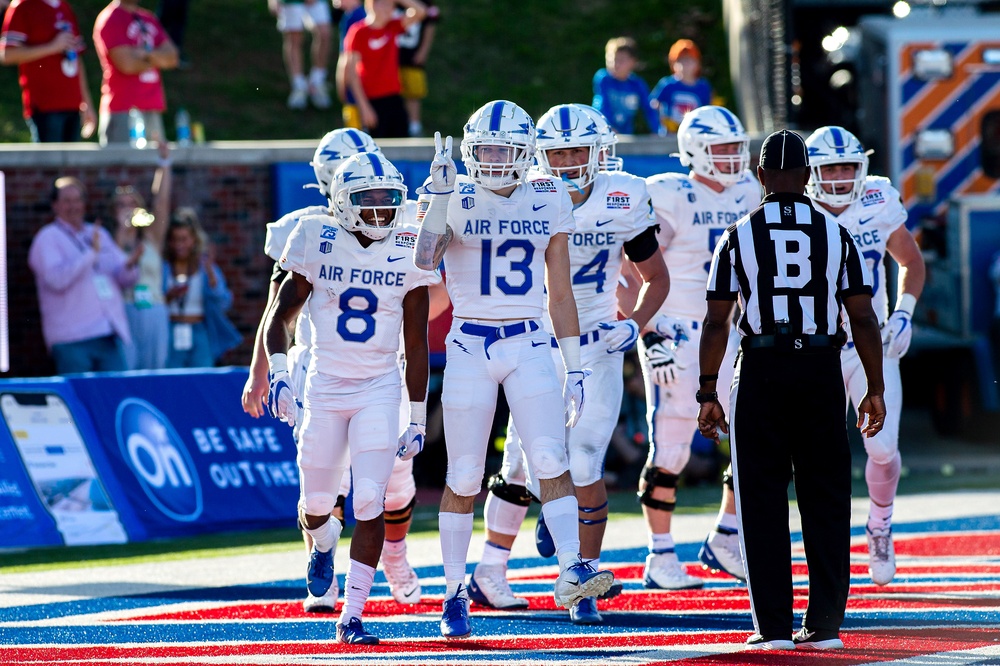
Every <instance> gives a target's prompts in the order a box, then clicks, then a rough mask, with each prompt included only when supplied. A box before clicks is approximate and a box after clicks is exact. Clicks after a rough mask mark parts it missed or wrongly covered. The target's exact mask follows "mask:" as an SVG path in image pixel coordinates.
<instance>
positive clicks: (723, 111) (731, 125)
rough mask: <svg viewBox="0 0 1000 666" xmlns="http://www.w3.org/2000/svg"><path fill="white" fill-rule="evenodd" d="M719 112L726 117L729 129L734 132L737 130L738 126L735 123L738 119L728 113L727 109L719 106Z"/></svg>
mask: <svg viewBox="0 0 1000 666" xmlns="http://www.w3.org/2000/svg"><path fill="white" fill-rule="evenodd" d="M719 113H721V114H722V117H723V118H725V119H726V122H727V123H729V130H730V131H731V132H733V133H734V134H736V133H737V132H739V126H738V125H737V122H738V121H737V120H736V116H734V115H733V114H732V113H730V112H729V109H724V108H722V107H721V106H720V107H719Z"/></svg>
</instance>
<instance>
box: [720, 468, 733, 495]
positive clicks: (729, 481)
mask: <svg viewBox="0 0 1000 666" xmlns="http://www.w3.org/2000/svg"><path fill="white" fill-rule="evenodd" d="M722 485H724V486H729V489H730V490H732V491H733V492H734V493H735V492H736V487H735V485H734V484H733V466H732V464H730V465H729V467H727V468H726V471H725V472H723V473H722Z"/></svg>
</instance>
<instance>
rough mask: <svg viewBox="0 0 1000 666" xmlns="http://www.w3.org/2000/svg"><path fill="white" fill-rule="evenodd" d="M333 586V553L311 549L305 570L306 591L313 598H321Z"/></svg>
mask: <svg viewBox="0 0 1000 666" xmlns="http://www.w3.org/2000/svg"><path fill="white" fill-rule="evenodd" d="M332 585H333V551H332V550H327V551H320V550H316V549H315V548H313V551H312V555H310V556H309V568H308V569H306V589H308V590H309V594H311V595H312V596H314V597H323V596H325V595H326V593H327V591H328V590H329V589H330V587H331V586H332Z"/></svg>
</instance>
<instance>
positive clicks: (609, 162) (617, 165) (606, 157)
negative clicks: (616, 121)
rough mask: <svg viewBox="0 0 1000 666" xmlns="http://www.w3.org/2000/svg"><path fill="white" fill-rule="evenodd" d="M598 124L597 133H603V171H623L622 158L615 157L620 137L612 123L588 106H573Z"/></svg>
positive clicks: (601, 164) (601, 161) (601, 167)
mask: <svg viewBox="0 0 1000 666" xmlns="http://www.w3.org/2000/svg"><path fill="white" fill-rule="evenodd" d="M572 106H575V107H577V108H578V109H580V110H581V111H583V112H584V113H586V114H587V115H588V116H590V118H591V119H592V120H593V121H594V122H595V123H597V131H598V132H600V133H601V157H600V162H599V163H600V169H601V171H621V170H622V166H623V165H622V158H620V157H618V156H617V155H615V145H617V143H618V135H617V134H615V130H614V129H612V127H611V123H609V122H608V119H607V118H605V117H604V114H603V113H601V112H600V111H598V110H597V109H595V108H594V107H592V106H589V105H587V104H573V105H572Z"/></svg>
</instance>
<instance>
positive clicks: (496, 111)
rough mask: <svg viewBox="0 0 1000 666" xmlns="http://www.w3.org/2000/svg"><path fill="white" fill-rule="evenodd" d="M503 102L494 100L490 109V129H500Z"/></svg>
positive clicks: (493, 130) (495, 130)
mask: <svg viewBox="0 0 1000 666" xmlns="http://www.w3.org/2000/svg"><path fill="white" fill-rule="evenodd" d="M503 104H504V103H503V102H496V103H495V104H494V105H493V108H492V109H490V131H491V132H499V131H500V121H501V120H503Z"/></svg>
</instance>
